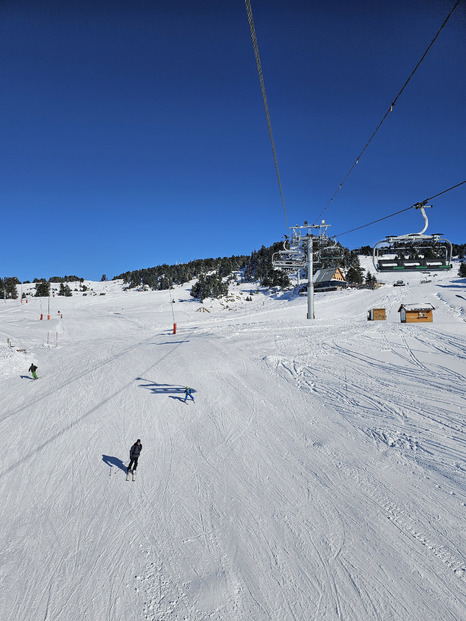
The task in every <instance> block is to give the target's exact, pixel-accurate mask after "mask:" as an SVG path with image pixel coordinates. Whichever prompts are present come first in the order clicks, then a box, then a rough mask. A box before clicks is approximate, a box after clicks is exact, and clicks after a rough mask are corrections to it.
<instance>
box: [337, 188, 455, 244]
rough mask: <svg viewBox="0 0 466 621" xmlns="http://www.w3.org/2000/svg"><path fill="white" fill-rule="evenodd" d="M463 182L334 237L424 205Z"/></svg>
mask: <svg viewBox="0 0 466 621" xmlns="http://www.w3.org/2000/svg"><path fill="white" fill-rule="evenodd" d="M465 183H466V181H462V182H461V183H457V184H456V185H453V186H452V187H451V188H448V189H447V190H443V191H442V192H439V193H438V194H434V196H429V198H426V199H424V200H423V201H422V202H420V203H414V205H411V207H406V208H405V209H401V210H400V211H395V213H391V214H390V215H388V216H384V217H383V218H379V219H378V220H373V221H372V222H368V223H367V224H363V225H361V226H357V227H356V228H355V229H351V230H350V231H345V232H344V233H338V235H334V237H341V236H342V235H347V234H348V233H354V231H359V229H364V228H366V227H367V226H371V225H372V224H376V223H377V222H382V220H388V218H393V216H397V215H398V214H399V213H403V212H404V211H409V210H410V209H414V208H415V207H418V206H419V205H426V204H427V203H428V202H429V201H431V200H432V199H433V198H437V196H441V195H442V194H446V193H447V192H450V191H451V190H454V189H455V188H459V186H460V185H464V184H465Z"/></svg>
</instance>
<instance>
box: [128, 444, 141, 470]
mask: <svg viewBox="0 0 466 621" xmlns="http://www.w3.org/2000/svg"><path fill="white" fill-rule="evenodd" d="M141 451H142V444H141V440H136V442H135V443H134V444H133V446H132V447H131V449H130V451H129V459H130V461H129V466H128V469H127V471H126V474H127V478H128V477H129V473H130V472H131V470H133V478H134V476H135V474H136V468H137V467H138V459H139V455H140V454H141ZM133 465H134V468H133Z"/></svg>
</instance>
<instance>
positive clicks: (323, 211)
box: [316, 0, 461, 222]
mask: <svg viewBox="0 0 466 621" xmlns="http://www.w3.org/2000/svg"><path fill="white" fill-rule="evenodd" d="M460 2H461V0H457V1H456V3H455V6H454V7H453V8H452V9H451V11H450V13H449V14H448V16H447V18H446V19H445V21H444V22H443V24H442V25H441V26H440V28H439V30H438V32H437V34H436V35H435V37H434V38H433V39H432V41H431V42H430V44H429V46H428V47H427V49H426V51H425V52H424V54H423V55H422V57H421V59H420V60H419V62H418V63H417V65H416V66H415V67H414V69H413V70H412V72H411V74H410V76H409V78H408V79H407V80H406V82H405V83H404V84H403V87H402V88H401V90H400V92H399V93H398V95H397V96H396V97H395V99H394V100H393V102H392V103H391V104H390V107H389V109H388V110H387V112H386V113H385V115H384V116H383V118H382V120H381V121H380V123H379V124H378V125H377V127H376V129H375V131H374V132H373V134H372V136H371V137H370V138H369V140H368V141H367V143H366V145H365V146H364V149H363V150H362V151H361V153H360V154H359V155H358V156H357V158H356V160H355V162H354V163H353V165H352V166H351V168H350V169H349V171H348V172H347V173H346V176H345V178H344V179H343V181H342V182H341V183H340V185H339V186H338V188H337V189H336V190H335V192H334V194H333V196H332V197H331V199H330V200H329V201H328V203H327V205H326V206H325V207H324V209H323V210H322V212H321V214H320V215H319V217H318V218H317V219H316V222H317V221H318V220H320V218H321V217H322V216H323V214H324V213H325V211H326V210H327V208H328V207H329V206H330V205H331V203H332V202H333V199H334V198H335V196H336V195H337V194H338V192H339V191H340V190H341V188H342V186H343V184H344V183H345V181H346V180H347V179H348V177H349V176H350V174H351V173H352V172H353V170H354V168H355V167H356V165H357V164H358V163H359V160H360V159H361V157H362V155H363V154H364V152H365V151H366V149H367V148H368V146H369V144H370V143H371V142H372V140H373V139H374V137H375V135H376V134H377V132H378V131H379V129H380V128H381V126H382V124H383V122H384V121H385V119H386V118H387V117H388V115H389V114H390V112H392V111H393V108H394V106H395V104H396V102H397V101H398V99H399V98H400V96H401V94H402V93H403V91H404V90H405V88H406V87H407V86H408V83H409V82H410V80H411V78H412V77H413V76H414V74H415V73H416V71H417V70H418V69H419V66H420V64H421V63H422V61H423V60H424V58H425V57H426V56H427V54H428V52H429V50H430V48H431V47H432V46H433V44H434V43H435V41H436V40H437V38H438V36H439V35H440V33H441V32H442V30H443V28H444V27H445V25H446V23H447V22H448V20H449V19H450V17H451V16H452V15H453V12H454V11H455V9H456V7H457V6H458V5H459V3H460ZM388 217H390V216H388Z"/></svg>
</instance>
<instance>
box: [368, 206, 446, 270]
mask: <svg viewBox="0 0 466 621" xmlns="http://www.w3.org/2000/svg"><path fill="white" fill-rule="evenodd" d="M415 207H416V209H419V210H420V211H421V214H422V217H423V218H424V228H423V229H422V230H421V231H419V233H408V234H407V235H389V236H387V237H386V238H385V239H384V240H382V241H379V242H377V243H376V244H375V245H374V250H373V253H372V260H373V264H374V269H375V270H376V271H377V272H403V271H425V270H449V269H451V268H452V263H451V258H452V246H451V242H449V241H448V239H445V238H442V235H443V233H434V234H432V235H425V231H426V230H427V227H428V224H429V221H428V219H427V215H426V212H425V209H426V208H427V207H432V205H424V204H423V203H418V204H417V205H415ZM386 255H392V256H391V257H390V258H381V257H385V256H386Z"/></svg>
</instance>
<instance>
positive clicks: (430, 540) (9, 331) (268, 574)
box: [0, 260, 466, 621]
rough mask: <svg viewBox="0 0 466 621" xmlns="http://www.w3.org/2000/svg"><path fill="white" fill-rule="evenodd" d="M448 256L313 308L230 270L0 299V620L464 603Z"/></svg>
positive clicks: (324, 296) (333, 617)
mask: <svg viewBox="0 0 466 621" xmlns="http://www.w3.org/2000/svg"><path fill="white" fill-rule="evenodd" d="M362 261H363V260H362ZM363 267H364V268H365V269H371V266H370V265H369V264H368V265H364V263H363ZM452 272H454V273H453V274H452V273H441V274H438V275H434V274H432V275H431V276H430V277H428V278H426V276H425V274H416V273H413V274H409V275H408V274H405V275H403V278H404V279H405V281H406V283H405V285H404V286H400V287H394V286H393V284H394V282H395V280H397V279H398V278H399V275H396V274H395V275H393V274H384V275H383V276H379V280H383V281H384V285H382V286H381V287H380V288H378V289H375V290H368V289H363V290H351V289H348V290H343V291H332V292H328V293H319V294H316V297H315V312H316V319H315V320H314V321H308V320H307V319H306V310H307V303H306V298H305V297H301V296H294V297H293V296H292V295H291V293H290V292H277V293H272V292H271V291H270V290H266V289H259V290H257V291H256V287H255V286H252V285H251V284H242V283H239V284H232V285H231V286H230V294H229V296H228V297H227V298H222V299H219V300H210V299H207V300H204V302H203V303H202V304H200V303H199V301H196V300H194V299H193V298H192V297H191V296H190V294H189V291H190V288H191V287H190V286H188V285H186V286H182V287H175V288H174V289H173V290H171V291H169V290H166V291H136V290H127V291H125V290H124V286H123V283H122V282H121V281H111V282H101V283H90V282H86V286H87V287H88V290H87V291H86V292H85V293H86V294H84V292H82V291H76V292H74V294H73V296H72V297H60V298H59V297H53V298H51V300H50V307H49V306H48V302H47V300H44V299H39V298H33V297H30V298H29V299H28V301H27V303H26V301H25V300H24V301H23V302H21V300H20V299H17V300H6V301H0V398H1V403H2V409H1V414H0V428H1V433H2V438H3V450H2V455H1V473H2V477H1V479H0V490H1V491H0V498H1V506H2V509H1V516H2V520H1V523H2V528H1V546H0V550H1V552H0V554H1V563H0V578H1V584H2V589H1V591H0V618H1V619H2V621H31V620H32V619H40V620H44V621H84V620H88V621H104V620H108V621H128V620H129V619H134V620H141V621H156V620H157V621H175V620H176V621H178V620H179V621H181V620H184V621H204V620H207V619H209V620H214V621H309V620H315V621H388V620H390V621H407V620H409V621H460V620H462V619H464V618H465V617H464V615H465V608H464V604H465V601H466V566H465V560H464V559H465V552H466V550H465V511H466V493H465V485H464V483H465V472H466V466H465V442H466V435H465V426H464V413H465V393H466V388H465V386H466V381H465V379H466V377H465V376H466V281H465V280H464V279H462V280H461V279H459V278H458V277H457V276H456V273H457V268H456V267H455V269H454V270H452ZM426 280H427V281H429V282H422V281H426ZM23 287H25V285H23ZM31 287H32V286H31ZM251 290H253V294H252V295H251ZM247 298H251V299H247ZM414 303H416V304H417V303H419V304H425V303H428V304H431V305H432V306H433V307H434V311H433V312H434V320H433V323H426V324H403V323H400V313H399V312H398V310H399V308H400V305H401V304H414ZM371 308H385V309H386V320H385V321H368V320H367V312H368V310H369V309H371ZM41 314H42V315H43V316H44V318H43V319H42V320H40V315H41ZM47 314H50V320H47ZM174 323H176V327H177V330H176V334H174V330H173V324H174ZM31 363H35V364H36V365H37V367H38V376H39V379H38V380H37V381H33V380H32V378H31V374H30V373H29V372H28V368H29V366H30V365H31ZM186 385H189V386H191V387H192V388H193V391H194V393H193V394H194V397H195V402H194V403H192V402H188V403H185V402H184V389H185V387H186ZM137 438H140V439H141V442H142V446H143V450H142V453H141V458H140V460H139V467H138V475H137V479H136V481H135V482H132V481H128V482H127V481H126V476H125V475H126V466H127V464H128V461H129V449H130V446H131V445H132V444H133V443H134V442H135V441H136V439H137Z"/></svg>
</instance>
